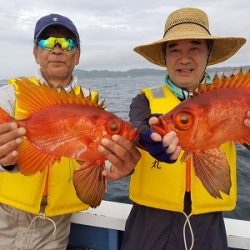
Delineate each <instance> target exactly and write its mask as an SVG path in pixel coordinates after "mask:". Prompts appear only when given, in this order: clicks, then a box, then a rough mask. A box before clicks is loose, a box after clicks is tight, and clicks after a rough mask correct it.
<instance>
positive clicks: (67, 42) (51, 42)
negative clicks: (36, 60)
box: [37, 37, 77, 51]
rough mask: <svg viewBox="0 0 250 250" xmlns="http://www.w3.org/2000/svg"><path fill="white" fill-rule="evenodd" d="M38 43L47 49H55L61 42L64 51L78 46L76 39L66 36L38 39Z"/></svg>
mask: <svg viewBox="0 0 250 250" xmlns="http://www.w3.org/2000/svg"><path fill="white" fill-rule="evenodd" d="M37 44H38V46H39V47H40V48H42V49H45V50H53V49H54V48H55V46H56V45H57V44H59V45H60V46H61V48H62V49H63V50H64V51H71V50H73V49H74V48H76V47H77V42H76V41H75V40H73V39H71V38H65V37H48V38H46V39H38V41H37Z"/></svg>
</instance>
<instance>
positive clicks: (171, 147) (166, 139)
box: [149, 117, 181, 161]
mask: <svg viewBox="0 0 250 250" xmlns="http://www.w3.org/2000/svg"><path fill="white" fill-rule="evenodd" d="M158 123H159V119H158V118H157V117H152V118H150V120H149V125H150V126H153V125H156V124H158ZM151 138H152V140H154V141H156V142H160V141H162V144H163V146H164V147H165V148H166V153H167V154H170V155H171V156H170V160H172V161H175V160H177V158H178V156H179V154H180V152H181V147H180V146H179V145H178V143H179V139H178V137H177V135H176V133H175V132H174V131H170V132H169V133H167V134H165V135H164V136H161V135H160V134H159V133H157V132H154V133H153V134H152V136H151Z"/></svg>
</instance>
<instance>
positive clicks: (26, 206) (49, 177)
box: [0, 78, 97, 216]
mask: <svg viewBox="0 0 250 250" xmlns="http://www.w3.org/2000/svg"><path fill="white" fill-rule="evenodd" d="M30 80H31V81H32V82H33V83H34V84H37V85H39V80H38V79H36V78H30ZM9 83H10V84H14V85H15V79H12V80H9ZM74 91H75V93H76V94H79V93H80V86H77V87H76V88H75V89H74ZM96 94H97V93H94V92H92V96H93V97H94V96H95V95H96ZM19 112H21V109H20V107H19V106H18V104H17V103H16V104H15V117H16V118H17V117H18V113H19ZM76 167H78V163H77V162H76V161H75V160H71V159H68V158H62V159H61V160H60V162H56V163H55V164H53V165H52V166H51V167H49V168H46V169H45V170H44V171H42V172H38V173H36V174H35V175H33V176H24V175H22V174H20V173H8V172H0V202H1V203H4V204H7V205H9V206H12V207H15V208H17V209H20V210H23V211H26V212H30V213H33V214H38V213H39V212H40V205H41V201H42V198H43V196H44V191H45V188H46V191H47V206H46V208H45V214H46V215H47V216H56V215H62V214H68V213H73V212H76V211H81V210H86V209H88V205H86V204H84V203H82V202H81V201H80V200H79V199H78V197H77V196H76V192H75V188H74V185H73V180H72V176H73V170H74V169H75V168H76Z"/></svg>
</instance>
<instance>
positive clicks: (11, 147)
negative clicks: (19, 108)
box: [0, 122, 26, 166]
mask: <svg viewBox="0 0 250 250" xmlns="http://www.w3.org/2000/svg"><path fill="white" fill-rule="evenodd" d="M25 133H26V130H25V129H24V128H18V127H17V124H16V123H13V122H11V123H10V122H7V123H4V124H0V165H3V166H8V165H14V164H16V162H17V157H18V145H19V144H20V143H21V142H22V136H23V135H25Z"/></svg>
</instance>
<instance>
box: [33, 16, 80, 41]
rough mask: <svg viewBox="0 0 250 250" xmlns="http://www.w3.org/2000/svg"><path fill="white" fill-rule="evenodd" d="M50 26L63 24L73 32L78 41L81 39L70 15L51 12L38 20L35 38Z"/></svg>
mask: <svg viewBox="0 0 250 250" xmlns="http://www.w3.org/2000/svg"><path fill="white" fill-rule="evenodd" d="M50 26H62V27H64V28H66V29H67V30H69V31H70V32H72V33H73V34H74V35H75V36H76V39H77V40H78V41H79V40H80V38H79V34H78V31H77V28H76V26H75V25H74V23H73V22H72V21H71V20H70V19H69V18H68V17H65V16H62V15H59V14H49V15H47V16H43V17H41V18H40V19H39V20H38V21H37V23H36V26H35V31H34V40H37V39H38V38H39V36H40V35H41V33H42V32H43V31H44V30H45V29H46V28H48V27H50Z"/></svg>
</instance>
